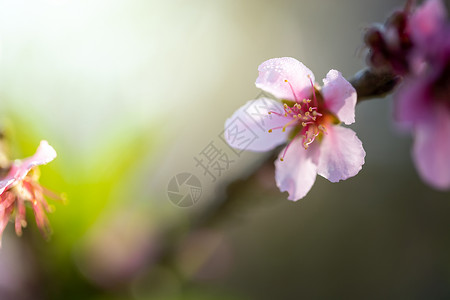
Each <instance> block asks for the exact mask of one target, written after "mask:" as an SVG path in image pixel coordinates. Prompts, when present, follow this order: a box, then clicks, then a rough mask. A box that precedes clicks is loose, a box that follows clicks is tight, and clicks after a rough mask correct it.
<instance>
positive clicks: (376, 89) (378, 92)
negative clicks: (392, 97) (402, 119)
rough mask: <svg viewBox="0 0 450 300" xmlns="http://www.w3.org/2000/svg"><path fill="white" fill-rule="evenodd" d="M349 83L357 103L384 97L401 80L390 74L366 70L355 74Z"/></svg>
mask: <svg viewBox="0 0 450 300" xmlns="http://www.w3.org/2000/svg"><path fill="white" fill-rule="evenodd" d="M349 81H350V83H351V84H352V85H353V87H354V88H355V89H356V93H357V94H358V102H360V101H362V100H366V99H371V98H382V97H384V96H386V95H387V94H389V93H391V92H392V91H393V90H394V88H395V87H396V86H397V85H398V84H399V83H400V81H401V78H400V76H397V75H395V74H393V73H392V72H387V71H374V70H373V69H369V68H366V69H362V70H360V71H359V72H358V73H356V74H355V75H354V76H353V77H352V78H351V79H350V80H349Z"/></svg>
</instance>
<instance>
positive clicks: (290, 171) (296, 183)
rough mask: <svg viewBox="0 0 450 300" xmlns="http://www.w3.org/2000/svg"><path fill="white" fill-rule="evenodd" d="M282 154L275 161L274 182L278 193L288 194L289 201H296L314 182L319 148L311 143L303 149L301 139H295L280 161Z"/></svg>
mask: <svg viewBox="0 0 450 300" xmlns="http://www.w3.org/2000/svg"><path fill="white" fill-rule="evenodd" d="M283 152H284V150H283V151H281V153H280V155H279V157H278V159H277V160H276V161H275V181H276V182H277V186H278V188H279V189H280V191H282V192H285V191H287V192H288V193H289V197H288V199H289V200H293V201H297V200H299V199H301V198H303V197H305V195H306V194H307V193H308V192H309V190H310V189H311V187H312V186H313V184H314V182H315V181H316V175H317V160H318V157H319V147H318V145H317V143H313V144H312V145H311V146H310V147H309V148H308V149H305V148H303V144H302V139H300V138H296V139H294V140H293V141H292V144H291V145H290V147H289V149H288V150H287V152H286V155H285V157H284V160H283V161H281V160H280V158H281V157H282V155H283Z"/></svg>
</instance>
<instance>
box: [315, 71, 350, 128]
mask: <svg viewBox="0 0 450 300" xmlns="http://www.w3.org/2000/svg"><path fill="white" fill-rule="evenodd" d="M323 84H324V85H323V88H322V95H323V98H324V101H325V105H326V107H327V108H328V109H329V110H330V111H331V112H332V113H334V114H335V115H336V116H337V117H338V118H339V120H340V121H342V122H344V123H345V124H347V125H349V124H352V123H354V122H355V106H356V100H357V99H356V98H357V95H356V90H355V88H354V87H353V86H352V85H351V84H350V82H348V81H347V80H346V79H345V78H344V77H343V76H342V74H341V72H339V71H336V70H330V71H329V72H328V74H327V76H326V78H324V79H323Z"/></svg>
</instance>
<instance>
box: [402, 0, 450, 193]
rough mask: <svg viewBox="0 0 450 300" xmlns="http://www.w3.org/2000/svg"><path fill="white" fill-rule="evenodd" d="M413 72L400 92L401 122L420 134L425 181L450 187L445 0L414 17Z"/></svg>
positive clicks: (434, 0)
mask: <svg viewBox="0 0 450 300" xmlns="http://www.w3.org/2000/svg"><path fill="white" fill-rule="evenodd" d="M409 28H410V33H411V37H412V41H413V43H414V45H415V46H414V48H413V50H412V55H411V56H410V64H411V66H412V68H411V73H409V74H408V75H407V76H405V79H404V83H403V85H402V87H401V88H400V90H399V92H398V93H397V95H396V106H395V116H396V119H397V121H398V122H399V123H400V124H401V125H402V126H403V127H405V128H407V129H409V130H410V131H411V132H412V133H413V135H414V146H413V159H414V162H415V164H416V167H417V169H418V171H419V174H420V175H421V177H422V178H423V180H424V181H425V182H427V183H428V184H430V185H431V186H433V187H435V188H438V189H449V188H450V155H449V154H450V25H449V23H448V21H447V16H446V11H445V6H444V4H443V3H442V2H441V1H440V0H429V1H427V2H426V3H424V4H423V5H422V6H421V7H419V8H418V9H417V10H416V11H415V13H414V14H413V15H412V16H411V18H410V22H409Z"/></svg>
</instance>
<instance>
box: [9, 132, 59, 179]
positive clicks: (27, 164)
mask: <svg viewBox="0 0 450 300" xmlns="http://www.w3.org/2000/svg"><path fill="white" fill-rule="evenodd" d="M55 158H56V151H55V149H53V147H52V146H50V145H49V144H48V142H47V141H41V143H40V144H39V147H38V148H37V150H36V153H35V154H34V155H33V156H31V157H29V158H26V159H24V160H22V161H21V162H20V163H18V164H17V165H15V166H14V165H13V167H12V168H11V171H10V172H11V173H13V174H14V178H16V179H19V180H21V179H23V178H25V176H26V175H27V174H28V172H29V171H30V170H31V169H32V168H33V167H35V166H40V165H45V164H47V163H49V162H51V161H52V160H54V159H55Z"/></svg>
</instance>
